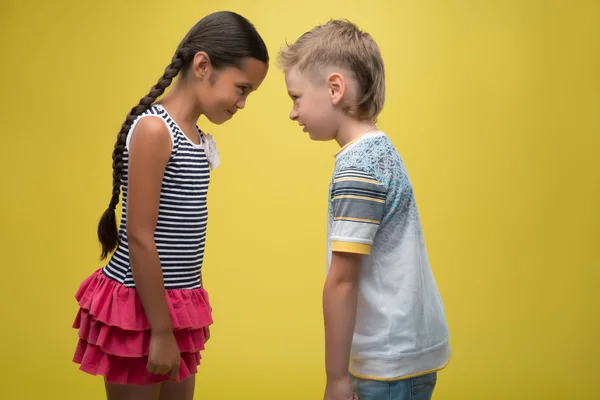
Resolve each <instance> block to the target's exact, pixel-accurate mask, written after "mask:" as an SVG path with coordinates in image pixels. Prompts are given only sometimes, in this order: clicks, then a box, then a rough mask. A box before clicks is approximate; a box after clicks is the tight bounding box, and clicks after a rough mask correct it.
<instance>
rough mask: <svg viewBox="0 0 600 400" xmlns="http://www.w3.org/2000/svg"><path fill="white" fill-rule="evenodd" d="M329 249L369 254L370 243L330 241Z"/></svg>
mask: <svg viewBox="0 0 600 400" xmlns="http://www.w3.org/2000/svg"><path fill="white" fill-rule="evenodd" d="M331 251H340V252H344V253H357V254H371V245H368V244H364V243H352V242H339V241H336V240H332V241H331Z"/></svg>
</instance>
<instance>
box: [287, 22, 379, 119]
mask: <svg viewBox="0 0 600 400" xmlns="http://www.w3.org/2000/svg"><path fill="white" fill-rule="evenodd" d="M277 66H278V67H279V68H281V69H283V70H284V71H289V70H290V69H292V68H297V69H298V70H299V71H300V72H303V73H304V72H309V73H318V72H319V71H320V70H321V69H322V68H325V67H328V66H335V67H338V68H344V69H347V70H349V71H350V72H352V73H353V74H354V78H355V80H356V82H357V84H358V88H357V89H358V90H357V96H356V97H357V98H356V99H355V103H354V104H352V105H350V106H348V107H347V108H346V109H345V111H346V113H347V114H348V115H351V116H353V117H355V118H357V119H360V120H365V119H371V120H374V121H375V120H376V119H377V116H378V115H379V113H380V112H381V110H382V108H383V104H384V102H385V70H384V66H383V59H382V57H381V53H380V51H379V46H378V45H377V43H376V42H375V41H374V40H373V38H372V37H371V35H369V34H368V33H366V32H364V31H361V30H360V29H359V28H358V27H357V26H356V25H355V24H353V23H352V22H350V21H348V20H345V19H336V20H330V21H329V22H327V23H326V24H324V25H318V26H316V27H314V28H313V29H311V30H310V31H308V32H306V33H304V34H303V35H302V36H300V37H299V38H298V40H296V42H294V43H292V44H291V45H289V44H288V45H286V46H285V47H284V48H283V49H282V50H281V51H280V52H279V55H278V57H277Z"/></svg>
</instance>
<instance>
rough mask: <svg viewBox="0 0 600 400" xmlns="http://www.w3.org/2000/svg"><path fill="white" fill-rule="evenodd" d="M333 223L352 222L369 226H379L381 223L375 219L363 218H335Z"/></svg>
mask: <svg viewBox="0 0 600 400" xmlns="http://www.w3.org/2000/svg"><path fill="white" fill-rule="evenodd" d="M333 220H334V221H353V222H368V223H371V224H377V225H379V224H380V223H381V221H377V220H375V219H365V218H353V217H335V218H334V219H333Z"/></svg>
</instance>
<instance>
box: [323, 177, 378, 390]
mask: <svg viewBox="0 0 600 400" xmlns="http://www.w3.org/2000/svg"><path fill="white" fill-rule="evenodd" d="M386 197H387V189H386V188H385V187H384V185H383V184H381V183H380V182H378V181H377V180H376V179H375V178H374V177H373V176H372V175H371V174H369V173H367V172H365V171H361V170H358V169H345V170H343V171H339V172H338V173H337V174H336V176H334V179H333V187H332V192H331V201H332V205H333V222H332V229H331V235H330V237H329V240H330V241H331V250H332V256H331V264H330V265H329V271H328V274H327V279H326V280H325V287H324V288H323V318H324V320H325V363H326V371H327V380H328V382H331V381H341V380H343V379H344V378H346V379H347V378H348V366H349V364H350V350H351V347H352V337H353V335H354V327H355V324H356V311H357V301H358V286H359V276H360V268H361V264H362V260H363V257H364V255H367V254H370V253H371V246H372V245H373V242H374V239H375V235H376V233H377V231H378V229H379V224H380V223H381V220H382V219H383V213H384V208H385V203H386Z"/></svg>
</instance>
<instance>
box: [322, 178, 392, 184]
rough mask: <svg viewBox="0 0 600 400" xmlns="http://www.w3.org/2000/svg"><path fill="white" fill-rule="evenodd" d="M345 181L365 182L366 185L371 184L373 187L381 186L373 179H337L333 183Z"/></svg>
mask: <svg viewBox="0 0 600 400" xmlns="http://www.w3.org/2000/svg"><path fill="white" fill-rule="evenodd" d="M345 181H356V182H366V183H373V184H375V185H378V186H382V184H381V183H379V182H377V181H376V180H375V179H367V178H354V177H346V178H337V179H334V181H333V183H338V182H345Z"/></svg>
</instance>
